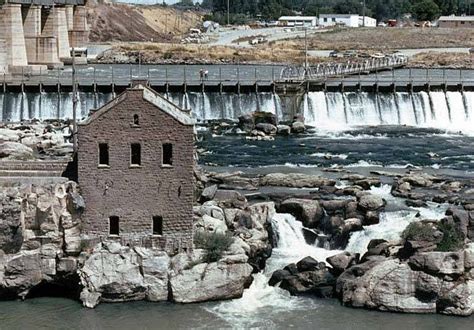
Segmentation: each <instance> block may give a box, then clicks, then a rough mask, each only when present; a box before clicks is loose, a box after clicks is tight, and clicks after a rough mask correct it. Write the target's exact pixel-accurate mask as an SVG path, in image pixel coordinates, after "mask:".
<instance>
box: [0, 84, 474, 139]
mask: <svg viewBox="0 0 474 330" xmlns="http://www.w3.org/2000/svg"><path fill="white" fill-rule="evenodd" d="M112 97H113V95H112V93H92V92H81V93H79V104H78V116H79V117H86V116H87V115H88V114H89V111H90V109H96V108H98V107H100V106H102V105H104V104H105V103H107V102H108V101H109V100H110V99H111V98H112ZM166 97H167V98H168V99H169V100H170V101H172V102H174V103H176V104H177V105H178V106H179V107H181V108H185V109H191V113H192V115H193V116H194V117H195V118H196V119H198V120H211V119H230V120H237V119H238V117H239V116H241V115H243V114H246V113H251V112H254V111H257V110H259V111H267V112H271V113H274V114H275V115H277V117H278V118H279V119H281V118H288V115H289V114H286V113H283V111H284V110H283V109H284V108H283V106H282V101H281V99H280V97H279V96H278V95H277V94H273V93H258V94H255V93H249V94H245V93H244V94H236V93H217V92H209V93H207V92H206V93H200V92H188V93H168V94H167V95H166ZM300 107H301V108H300V109H297V111H298V112H299V113H301V114H303V115H304V117H305V121H306V124H307V125H309V126H313V127H315V128H317V129H318V130H322V131H340V130H347V129H352V128H354V127H357V126H367V125H371V126H376V125H407V126H416V127H432V128H437V129H443V130H448V131H455V132H459V131H461V132H463V133H469V134H471V133H474V92H443V91H431V92H429V93H427V92H416V93H407V92H397V93H367V92H345V93H340V92H322V91H321V92H309V93H306V94H305V95H304V100H303V102H301V105H300ZM0 109H1V115H0V118H1V120H4V121H20V120H22V119H32V118H37V119H52V118H71V117H72V94H71V93H29V92H26V93H0Z"/></svg>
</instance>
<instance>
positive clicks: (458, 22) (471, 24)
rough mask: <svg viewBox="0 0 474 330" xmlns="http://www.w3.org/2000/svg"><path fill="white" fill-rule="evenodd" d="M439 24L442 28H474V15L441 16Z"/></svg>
mask: <svg viewBox="0 0 474 330" xmlns="http://www.w3.org/2000/svg"><path fill="white" fill-rule="evenodd" d="M438 26H439V27H441V28H474V16H454V15H453V16H441V17H440V18H439V20H438Z"/></svg>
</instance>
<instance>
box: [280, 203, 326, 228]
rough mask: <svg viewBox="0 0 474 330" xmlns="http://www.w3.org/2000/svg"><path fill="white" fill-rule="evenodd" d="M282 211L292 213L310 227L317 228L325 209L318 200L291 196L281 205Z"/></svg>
mask: <svg viewBox="0 0 474 330" xmlns="http://www.w3.org/2000/svg"><path fill="white" fill-rule="evenodd" d="M279 212H280V213H290V214H291V215H293V216H294V217H295V218H296V219H297V220H299V221H301V222H303V225H304V226H305V227H308V228H317V227H318V225H319V223H320V221H321V219H322V217H323V216H324V211H323V209H322V208H321V206H320V205H319V202H318V201H317V200H310V199H299V198H290V199H287V200H285V201H283V202H282V203H281V204H280V207H279Z"/></svg>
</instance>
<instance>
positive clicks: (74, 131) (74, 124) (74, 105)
mask: <svg viewBox="0 0 474 330" xmlns="http://www.w3.org/2000/svg"><path fill="white" fill-rule="evenodd" d="M76 112H77V86H76V51H75V49H74V47H72V146H73V147H72V148H73V150H74V152H77V114H76Z"/></svg>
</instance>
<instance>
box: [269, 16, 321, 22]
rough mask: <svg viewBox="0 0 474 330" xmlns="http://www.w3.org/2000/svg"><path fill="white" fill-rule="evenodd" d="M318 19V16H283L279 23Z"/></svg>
mask: <svg viewBox="0 0 474 330" xmlns="http://www.w3.org/2000/svg"><path fill="white" fill-rule="evenodd" d="M315 19H317V17H316V16H282V17H280V18H279V19H278V20H279V21H312V20H315Z"/></svg>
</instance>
